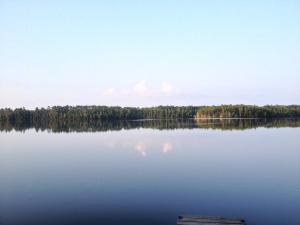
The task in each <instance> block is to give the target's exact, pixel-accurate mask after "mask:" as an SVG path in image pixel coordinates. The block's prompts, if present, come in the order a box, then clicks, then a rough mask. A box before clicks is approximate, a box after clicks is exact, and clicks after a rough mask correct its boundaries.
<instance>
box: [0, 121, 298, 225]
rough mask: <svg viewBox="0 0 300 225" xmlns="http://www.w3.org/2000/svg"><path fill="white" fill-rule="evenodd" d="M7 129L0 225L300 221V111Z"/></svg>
mask: <svg viewBox="0 0 300 225" xmlns="http://www.w3.org/2000/svg"><path fill="white" fill-rule="evenodd" d="M0 130H1V131H0V182H1V185H0V225H79V224H80V225H96V224H97V225H99V224H105V225H117V224H120V225H121V224H122V225H146V224H147V225H148V224H149V225H150V224H151V225H175V224H176V219H177V216H178V215H181V214H196V215H212V216H225V217H242V218H245V219H246V221H247V224H250V225H266V224H271V225H272V224H273V225H279V224H280V225H283V224H288V225H299V224H300V214H299V212H300V174H299V171H300V120H297V119H285V120H271V121H266V120H209V121H194V120H188V121H154V120H153V121H152V120H149V121H119V122H111V123H110V122H105V123H103V122H101V123H99V124H94V125H93V124H77V125H76V124H72V125H70V124H69V125H68V126H65V125H61V124H56V125H55V124H52V125H49V124H48V125H47V126H42V125H41V126H40V127H30V126H13V125H12V126H10V125H7V124H6V125H3V126H2V127H1V129H0Z"/></svg>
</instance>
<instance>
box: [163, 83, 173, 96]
mask: <svg viewBox="0 0 300 225" xmlns="http://www.w3.org/2000/svg"><path fill="white" fill-rule="evenodd" d="M173 90H174V88H173V86H172V85H171V84H169V83H167V82H163V83H162V84H161V87H160V91H161V92H162V93H163V94H165V95H171V94H172V93H173Z"/></svg>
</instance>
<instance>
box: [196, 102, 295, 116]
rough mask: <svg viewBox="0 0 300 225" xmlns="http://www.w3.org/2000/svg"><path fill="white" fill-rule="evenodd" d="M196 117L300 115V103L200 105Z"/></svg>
mask: <svg viewBox="0 0 300 225" xmlns="http://www.w3.org/2000/svg"><path fill="white" fill-rule="evenodd" d="M195 117H196V118H283V117H300V105H266V106H255V105H221V106H202V107H199V109H198V111H197V113H196V116H195Z"/></svg>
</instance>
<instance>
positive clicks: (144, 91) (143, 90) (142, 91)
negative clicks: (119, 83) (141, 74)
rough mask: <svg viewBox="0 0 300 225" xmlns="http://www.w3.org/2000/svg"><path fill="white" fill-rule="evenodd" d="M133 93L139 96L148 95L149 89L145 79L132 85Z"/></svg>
mask: <svg viewBox="0 0 300 225" xmlns="http://www.w3.org/2000/svg"><path fill="white" fill-rule="evenodd" d="M133 93H134V94H137V95H139V96H149V95H150V90H149V88H148V87H147V86H146V81H145V80H141V81H139V82H137V83H136V84H135V85H134V86H133Z"/></svg>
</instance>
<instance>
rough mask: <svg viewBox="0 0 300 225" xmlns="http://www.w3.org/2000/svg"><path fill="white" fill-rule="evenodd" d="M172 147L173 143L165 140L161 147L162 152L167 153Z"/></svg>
mask: <svg viewBox="0 0 300 225" xmlns="http://www.w3.org/2000/svg"><path fill="white" fill-rule="evenodd" d="M172 149H173V145H172V144H171V143H169V142H166V143H164V144H163V147H162V151H163V153H164V154H167V153H168V152H170V151H172Z"/></svg>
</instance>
